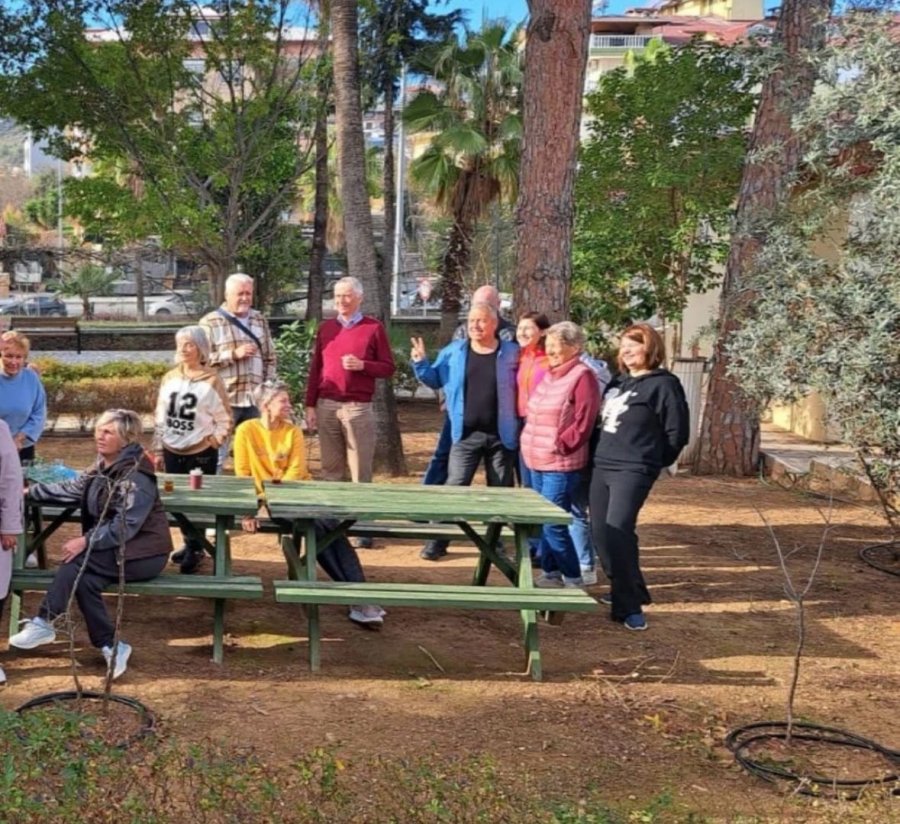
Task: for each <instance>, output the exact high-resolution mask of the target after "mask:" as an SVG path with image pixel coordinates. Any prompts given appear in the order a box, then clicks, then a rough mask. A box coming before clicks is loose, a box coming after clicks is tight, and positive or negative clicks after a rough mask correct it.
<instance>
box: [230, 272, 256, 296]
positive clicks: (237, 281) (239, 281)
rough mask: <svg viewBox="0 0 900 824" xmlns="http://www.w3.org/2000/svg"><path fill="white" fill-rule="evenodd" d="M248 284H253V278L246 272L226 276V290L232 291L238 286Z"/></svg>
mask: <svg viewBox="0 0 900 824" xmlns="http://www.w3.org/2000/svg"><path fill="white" fill-rule="evenodd" d="M246 284H250V286H253V278H252V277H250V275H247V274H245V273H244V272H235V273H234V274H232V275H229V276H228V277H227V278H225V291H226V292H230V291H232V290H233V289H234V288H235V287H236V286H239V285H240V286H244V285H246Z"/></svg>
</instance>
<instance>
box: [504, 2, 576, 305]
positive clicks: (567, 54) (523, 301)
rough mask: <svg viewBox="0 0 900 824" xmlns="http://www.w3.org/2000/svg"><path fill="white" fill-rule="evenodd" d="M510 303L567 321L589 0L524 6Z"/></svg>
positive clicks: (538, 3) (535, 3)
mask: <svg viewBox="0 0 900 824" xmlns="http://www.w3.org/2000/svg"><path fill="white" fill-rule="evenodd" d="M528 10H529V12H530V14H531V16H530V19H529V21H528V34H527V38H526V41H525V80H524V129H525V136H526V140H525V144H524V150H523V154H522V166H521V179H520V188H519V199H518V204H517V207H516V229H517V243H516V249H517V252H518V255H517V257H518V261H517V263H518V265H517V277H516V281H515V300H514V303H515V305H516V307H517V310H518V311H520V312H521V311H528V310H530V309H535V308H540V310H541V311H542V312H545V313H546V314H547V315H548V317H550V318H551V319H552V320H563V319H565V318H567V317H568V316H569V287H570V282H571V279H572V228H573V215H574V203H575V196H574V183H575V162H576V160H577V157H578V142H579V131H580V126H581V105H582V102H581V101H582V96H583V89H584V74H585V68H586V66H587V56H588V40H589V38H590V33H591V3H590V0H529V3H528Z"/></svg>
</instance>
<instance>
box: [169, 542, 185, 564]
mask: <svg viewBox="0 0 900 824" xmlns="http://www.w3.org/2000/svg"><path fill="white" fill-rule="evenodd" d="M185 555H187V547H186V546H182V547H181V549H179V550H178V551H177V552H173V553H172V554H171V555H170V556H169V560H170V561H171V562H172V563H173V564H180V563H181V562H182V561H183V560H184V556H185Z"/></svg>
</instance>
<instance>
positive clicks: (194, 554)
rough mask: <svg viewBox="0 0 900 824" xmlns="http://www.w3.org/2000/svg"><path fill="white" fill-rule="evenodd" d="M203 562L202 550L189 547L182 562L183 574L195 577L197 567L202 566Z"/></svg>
mask: <svg viewBox="0 0 900 824" xmlns="http://www.w3.org/2000/svg"><path fill="white" fill-rule="evenodd" d="M202 560H203V550H202V549H193V548H192V547H188V548H187V549H185V551H184V558H183V559H182V561H181V574H182V575H193V573H195V572H196V571H197V567H198V566H200V562H201V561H202Z"/></svg>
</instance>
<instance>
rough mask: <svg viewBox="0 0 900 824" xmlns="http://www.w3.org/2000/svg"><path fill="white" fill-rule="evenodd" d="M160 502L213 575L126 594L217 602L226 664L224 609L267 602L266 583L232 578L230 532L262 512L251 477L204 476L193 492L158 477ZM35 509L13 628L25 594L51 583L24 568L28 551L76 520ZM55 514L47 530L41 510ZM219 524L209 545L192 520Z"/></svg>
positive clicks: (21, 550)
mask: <svg viewBox="0 0 900 824" xmlns="http://www.w3.org/2000/svg"><path fill="white" fill-rule="evenodd" d="M157 479H158V482H159V490H160V499H161V500H162V504H163V508H164V509H165V510H166V512H167V513H168V514H170V515H171V517H172V518H173V520H174V521H175V522H176V523H177V524H178V525H179V526H181V527H183V528H184V529H186V530H187V531H188V532H190V533H192V534H193V535H194V536H196V537H197V539H198V540H200V541H201V542H203V543H204V545H207V546H208V547H209V548H210V549H211V550H212V552H213V574H212V576H206V575H196V576H176V575H170V574H166V575H161V576H159V577H158V578H155V579H153V580H152V581H147V582H140V583H134V584H126V591H131V592H136V593H137V592H141V593H147V594H162V595H173V596H179V595H183V596H188V597H205V598H211V599H212V600H213V605H214V606H213V660H214V661H215V662H216V663H221V662H222V659H223V655H224V637H225V604H226V601H227V599H228V598H229V597H235V598H257V597H262V582H261V581H260V580H259V579H258V578H251V577H248V576H243V577H235V576H232V574H231V553H230V544H229V540H228V530H229V529H230V528H232V527H233V526H234V523H235V519H237V518H242V517H243V516H245V515H255V514H256V513H257V510H258V502H257V495H256V487H255V486H254V483H253V480H252V479H250V478H237V477H233V476H227V475H204V476H203V486H202V488H201V489H196V490H195V489H191V488H190V478H189V476H187V475H168V474H162V473H160V474H158V475H157ZM167 480H168V481H171V483H172V487H173V489H172V491H171V492H166V491H165V482H166V481H167ZM29 506H30V507H31V508H32V509H33V510H34V512H33V516H32V518H31V519H30V521H31V524H33V525H34V528H35V529H36V534H33V535H31V536H29V537H28V538H27V539H26V540H25V541H20V542H19V547H18V549H17V550H16V557H15V560H14V562H13V582H12V587H11V589H12V593H13V597H12V599H11V603H10V626H15V625H16V623H17V622H18V618H19V613H20V609H21V597H20V593H21V592H22V591H24V590H27V589H46V588H47V586H49V583H50V581H51V580H52V573H51V572H49V571H47V570H26V569H24V563H25V556H26V554H27V553H28V552H32V551H35V550H39V549H42V548H43V545H44V543H45V542H46V540H47V539H48V538H49V537H50V536H51V535H52V534H53V533H54V532H55V531H56V530H57V529H59V527H60V526H62V524H64V523H67V522H71V521H72V520H77V513H78V507H73V506H70V505H68V504H62V503H61V504H57V505H56V506H54V504H53V502H47V503H44V504H41V505H40V506H38V505H37V504H33V505H32V504H30V505H29ZM42 508H44V509H50V510H52V511H53V513H54V514H53V516H52V518H51V520H50V522H49V523H48V524H47V525H46V526H45V525H44V524H43V517H42V515H41V509H42ZM210 517H212V518H213V519H214V522H215V531H216V537H215V541H214V543H212V544H210V543H209V542H208V541H206V538H205V535H204V528H203V526H200V525H197V524H195V523H194V522H193V520H192V519H194V520H198V521H200V522H201V523H208V522H209V520H210Z"/></svg>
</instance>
